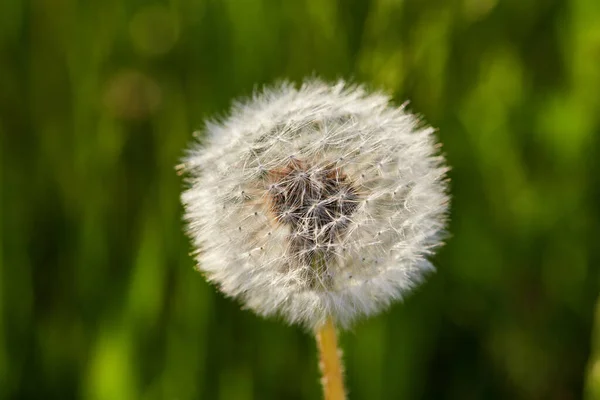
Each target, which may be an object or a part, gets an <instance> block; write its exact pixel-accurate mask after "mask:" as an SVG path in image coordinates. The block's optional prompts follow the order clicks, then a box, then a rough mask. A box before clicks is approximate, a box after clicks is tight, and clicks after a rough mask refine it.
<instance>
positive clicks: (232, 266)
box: [182, 79, 449, 328]
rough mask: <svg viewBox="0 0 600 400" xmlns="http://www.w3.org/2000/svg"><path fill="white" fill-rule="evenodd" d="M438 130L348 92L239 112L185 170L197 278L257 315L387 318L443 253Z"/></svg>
mask: <svg viewBox="0 0 600 400" xmlns="http://www.w3.org/2000/svg"><path fill="white" fill-rule="evenodd" d="M433 132H434V130H433V129H432V128H429V127H426V126H424V124H423V123H422V122H421V121H420V120H418V119H417V118H416V117H415V116H413V115H411V114H409V113H408V112H407V111H406V110H405V109H404V107H400V108H398V107H394V106H392V105H390V104H389V98H388V97H387V96H386V95H384V94H381V93H378V92H375V93H368V92H367V91H366V90H365V89H364V88H363V87H362V86H352V85H348V84H346V83H344V82H338V83H336V84H334V85H328V84H326V83H324V82H322V81H320V80H317V79H312V80H309V81H306V82H305V83H304V84H302V86H301V87H300V88H296V87H294V86H293V85H292V84H289V83H283V84H280V85H278V86H276V87H272V88H266V89H264V90H263V91H262V92H260V93H257V94H255V95H254V96H253V98H252V99H249V100H245V101H240V102H237V103H235V104H234V106H233V109H232V111H231V113H230V115H229V116H228V117H227V118H225V119H223V120H222V121H220V122H209V123H207V124H206V128H205V130H204V133H205V136H204V137H203V143H201V144H200V143H197V144H195V145H194V146H193V147H192V148H191V149H190V150H189V152H188V155H187V157H186V158H185V160H184V162H183V164H182V168H183V170H184V172H185V173H186V175H187V177H188V181H189V187H188V188H187V189H186V190H185V192H184V193H183V195H182V201H183V204H184V207H185V219H186V221H187V225H188V232H189V235H190V237H191V238H192V241H193V245H194V247H195V249H196V250H197V251H196V258H197V263H198V269H200V270H201V271H203V272H204V273H205V275H206V277H207V279H209V280H210V281H211V282H214V283H215V284H216V285H217V286H218V287H219V288H220V289H221V291H223V292H224V293H225V294H226V295H228V296H231V297H236V298H238V299H240V300H241V301H242V302H243V304H244V305H245V306H246V307H248V308H250V309H252V310H254V311H255V312H257V313H258V314H261V315H265V316H269V315H281V316H283V317H284V318H285V319H286V320H287V321H289V322H291V323H301V324H303V325H305V326H308V327H310V328H316V327H318V326H319V325H320V324H322V323H323V322H324V321H325V320H326V318H327V317H331V318H333V319H334V320H335V321H336V322H337V323H338V324H339V325H341V326H343V327H347V326H348V325H349V324H350V323H351V322H352V321H353V320H355V319H356V318H357V317H359V316H361V315H371V314H374V313H376V312H378V311H380V310H382V309H384V308H385V307H387V306H388V305H389V304H390V303H391V302H392V301H393V300H395V299H399V298H402V296H403V295H404V294H405V293H406V292H407V291H408V290H410V289H411V288H412V287H414V286H415V284H417V283H419V282H420V281H421V280H422V277H423V275H424V273H425V272H427V271H429V270H431V269H432V266H431V265H430V263H429V262H428V261H427V257H428V256H429V255H431V254H432V252H433V250H434V249H435V248H436V247H438V246H439V245H440V244H441V234H442V232H443V230H444V228H445V225H446V215H447V211H448V204H449V199H448V195H447V194H446V192H447V179H446V172H447V168H446V167H445V161H444V159H443V157H442V156H441V155H439V153H438V152H439V146H437V145H436V141H435V138H434V136H433Z"/></svg>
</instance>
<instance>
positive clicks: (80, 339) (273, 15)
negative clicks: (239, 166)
mask: <svg viewBox="0 0 600 400" xmlns="http://www.w3.org/2000/svg"><path fill="white" fill-rule="evenodd" d="M313 74H316V75H319V76H322V77H324V78H326V79H336V78H339V77H342V78H347V79H354V80H356V81H359V82H365V83H366V84H368V85H370V86H372V87H377V88H383V89H385V90H387V91H389V92H390V93H392V94H393V95H394V98H395V99H396V100H397V101H398V103H401V102H404V101H405V100H406V99H410V101H411V104H410V108H411V109H412V110H414V111H416V112H418V113H420V114H422V115H423V116H424V117H425V118H426V119H427V120H428V121H429V122H430V123H431V124H432V125H433V126H435V127H438V128H439V136H440V139H441V141H442V142H443V143H444V152H445V153H446V155H447V158H448V161H449V163H450V165H451V166H452V167H453V170H452V172H451V178H452V194H453V203H452V204H453V206H452V216H451V217H452V221H451V226H450V232H451V233H452V237H451V238H450V239H449V240H448V244H447V246H446V247H445V248H443V250H442V251H441V252H440V253H439V254H438V256H436V258H435V260H434V262H435V264H436V265H437V267H438V272H437V273H436V274H434V275H432V276H431V277H430V278H429V280H428V282H427V283H426V284H425V285H423V286H422V287H421V288H419V289H418V290H416V291H415V292H414V293H413V294H412V295H411V296H409V297H408V298H407V300H406V301H405V303H404V304H397V305H395V306H394V307H392V308H391V310H390V311H389V312H387V313H385V314H383V315H381V316H379V317H376V318H372V319H370V320H366V321H364V322H361V323H359V324H358V325H357V326H356V327H355V328H354V329H353V330H352V331H350V332H345V333H343V335H342V337H341V341H342V344H343V347H344V353H345V355H344V358H345V361H346V376H347V385H348V388H349V392H350V395H351V396H350V397H351V399H484V398H485V399H580V398H584V397H585V398H588V399H600V308H599V309H596V305H595V304H596V297H597V295H598V291H599V288H600V275H599V268H598V265H599V263H600V257H599V255H600V254H599V253H600V252H599V247H600V244H599V243H600V212H599V211H600V207H599V205H600V165H599V164H600V162H599V161H598V160H599V157H600V143H599V142H600V136H599V133H600V2H599V1H597V0H572V1H566V0H563V1H558V0H531V1H522V0H507V1H500V0H451V1H448V0H431V1H423V0H405V1H394V0H372V1H366V0H345V1H344V0H337V1H334V0H300V1H297V0H288V1H285V2H281V1H275V0H252V1H250V0H221V1H218V0H172V1H166V0H165V1H162V2H147V1H141V0H128V1H123V0H119V1H117V0H97V1H84V0H80V1H76V0H31V1H27V0H2V2H1V4H0V147H1V149H2V151H1V152H0V157H1V162H0V168H1V172H0V176H1V186H0V190H1V195H0V206H1V207H0V223H1V230H0V238H1V239H0V242H1V247H0V263H1V264H0V285H1V286H0V291H1V292H0V398H1V399H75V398H81V399H94V400H95V399H98V400H119V399H125V400H128V399H173V400H187V399H234V400H237V399H240V400H245V399H318V398H320V396H321V393H320V386H319V382H318V379H319V377H318V367H317V360H316V355H315V344H314V340H313V338H312V337H311V336H310V335H307V334H306V333H305V332H303V331H302V330H301V329H299V328H297V327H289V326H285V325H284V324H283V323H281V322H280V321H276V320H263V319H260V318H258V317H256V316H254V315H253V314H251V313H250V312H248V311H243V310H240V306H239V304H238V303H236V302H235V301H231V300H228V299H224V298H223V297H222V296H221V295H220V294H219V293H217V292H216V290H215V289H214V288H213V287H211V286H209V285H208V284H207V283H206V282H205V281H204V279H203V278H202V276H201V274H199V273H197V272H195V271H194V269H193V260H192V258H191V257H190V256H189V255H188V254H189V252H190V245H189V242H188V240H187V238H186V237H185V235H184V233H183V231H182V222H181V214H182V210H181V206H180V203H179V193H180V191H181V188H182V181H181V178H180V177H178V176H177V175H176V173H175V170H174V166H175V165H176V164H177V163H178V162H179V159H180V158H181V157H182V155H183V149H184V148H185V147H186V145H187V144H188V143H189V141H190V140H191V139H192V132H193V131H194V130H197V129H199V128H201V127H202V121H203V120H204V118H206V117H210V116H214V115H222V114H223V113H224V112H226V110H227V108H228V106H229V104H230V102H231V100H232V99H234V98H236V97H238V96H246V95H249V94H251V93H252V91H253V90H254V88H256V87H258V86H260V85H262V84H264V83H269V82H272V81H274V80H276V79H279V78H289V79H292V80H294V81H299V80H301V79H302V77H304V76H306V75H313ZM594 315H595V316H596V318H594ZM594 319H597V320H598V322H599V324H598V326H597V327H596V328H595V330H594Z"/></svg>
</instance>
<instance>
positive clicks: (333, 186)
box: [267, 159, 359, 280]
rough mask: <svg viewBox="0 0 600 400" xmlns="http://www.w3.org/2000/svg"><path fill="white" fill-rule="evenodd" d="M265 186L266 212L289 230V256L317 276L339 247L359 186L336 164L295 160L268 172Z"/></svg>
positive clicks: (354, 206) (356, 204)
mask: <svg viewBox="0 0 600 400" xmlns="http://www.w3.org/2000/svg"><path fill="white" fill-rule="evenodd" d="M267 185H268V188H267V190H268V193H269V196H268V197H269V200H270V202H269V209H270V211H271V212H272V213H273V214H274V216H275V218H276V220H277V221H278V222H279V223H281V224H285V225H287V226H289V228H290V230H291V233H290V238H289V243H290V247H289V250H290V253H291V254H290V255H291V256H292V257H293V258H294V259H295V262H298V263H299V264H300V265H304V266H306V265H309V266H311V267H312V270H314V272H316V273H317V274H318V275H321V273H320V272H321V271H322V270H323V269H324V268H325V265H323V263H324V262H326V261H327V260H328V259H330V258H331V257H332V256H333V255H334V254H335V253H336V252H339V251H340V250H341V246H342V239H343V236H344V234H345V233H346V231H347V228H348V226H349V224H350V220H351V216H352V213H353V212H354V211H355V210H356V208H357V207H358V201H359V195H358V190H357V189H356V188H355V187H354V186H353V185H352V182H351V181H350V179H349V178H348V177H347V175H346V174H345V173H344V172H343V171H342V169H341V168H339V167H336V166H335V165H332V164H328V165H324V166H322V165H321V166H319V165H311V164H309V163H308V162H305V161H302V160H298V159H291V160H290V162H289V163H288V164H287V165H286V166H285V167H282V168H278V169H273V170H271V171H269V179H268V183H267ZM315 278H316V277H315ZM322 278H323V277H321V280H322Z"/></svg>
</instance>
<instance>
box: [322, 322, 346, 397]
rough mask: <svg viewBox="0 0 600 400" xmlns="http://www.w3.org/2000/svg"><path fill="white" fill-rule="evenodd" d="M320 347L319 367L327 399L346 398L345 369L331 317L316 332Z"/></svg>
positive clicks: (324, 394)
mask: <svg viewBox="0 0 600 400" xmlns="http://www.w3.org/2000/svg"><path fill="white" fill-rule="evenodd" d="M316 337H317V346H318V348H319V367H320V369H321V384H322V385H323V398H324V399H325V400H344V399H345V398H346V391H345V390H344V372H343V371H344V370H343V367H342V361H341V351H340V350H339V349H338V345H337V337H336V332H335V326H334V325H333V321H332V320H331V318H329V319H327V322H326V323H325V324H324V325H323V326H322V327H320V328H318V329H317V332H316Z"/></svg>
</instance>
